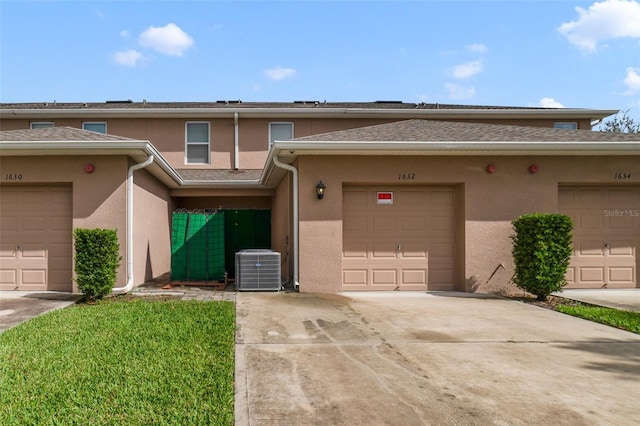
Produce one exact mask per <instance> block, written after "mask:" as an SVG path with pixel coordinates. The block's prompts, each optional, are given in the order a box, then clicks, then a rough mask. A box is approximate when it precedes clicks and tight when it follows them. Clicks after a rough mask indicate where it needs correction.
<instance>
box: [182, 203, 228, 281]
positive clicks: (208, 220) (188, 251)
mask: <svg viewBox="0 0 640 426" xmlns="http://www.w3.org/2000/svg"><path fill="white" fill-rule="evenodd" d="M224 223H225V220H224V214H223V213H216V214H205V213H185V212H175V213H174V214H173V217H172V230H171V280H177V281H212V280H215V281H218V280H221V279H223V278H224V272H225V249H224V248H225V241H224Z"/></svg>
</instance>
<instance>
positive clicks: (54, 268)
mask: <svg viewBox="0 0 640 426" xmlns="http://www.w3.org/2000/svg"><path fill="white" fill-rule="evenodd" d="M0 197H1V199H2V202H1V203H0V232H1V234H0V289H1V290H31V291H33V290H35V291H40V290H56V291H69V292H70V291H72V282H71V269H72V245H71V240H72V237H71V227H72V220H71V208H72V200H71V186H67V185H65V186H27V185H20V186H0Z"/></svg>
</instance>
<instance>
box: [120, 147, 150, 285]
mask: <svg viewBox="0 0 640 426" xmlns="http://www.w3.org/2000/svg"><path fill="white" fill-rule="evenodd" d="M151 163H153V154H149V158H147V159H146V160H145V161H143V162H142V163H138V164H134V165H133V166H131V167H129V172H128V173H127V284H125V286H124V287H116V288H114V289H112V290H111V291H112V292H113V293H121V294H124V293H128V292H129V291H131V289H132V288H133V172H135V171H136V170H139V169H143V168H145V167H147V166H148V165H149V164H151Z"/></svg>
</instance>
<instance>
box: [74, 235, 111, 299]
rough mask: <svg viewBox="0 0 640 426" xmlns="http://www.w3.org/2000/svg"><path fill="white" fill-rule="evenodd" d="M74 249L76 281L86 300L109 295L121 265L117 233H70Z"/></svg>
mask: <svg viewBox="0 0 640 426" xmlns="http://www.w3.org/2000/svg"><path fill="white" fill-rule="evenodd" d="M73 237H74V238H75V247H76V262H75V271H76V282H77V283H78V288H79V289H80V291H81V292H82V293H83V294H84V295H85V296H86V297H87V299H89V300H96V299H101V298H102V297H104V296H106V295H107V294H109V293H111V290H112V289H113V285H114V284H115V282H116V275H117V270H118V266H119V265H120V260H122V256H120V244H118V234H117V233H116V231H114V230H112V229H82V228H76V229H74V230H73Z"/></svg>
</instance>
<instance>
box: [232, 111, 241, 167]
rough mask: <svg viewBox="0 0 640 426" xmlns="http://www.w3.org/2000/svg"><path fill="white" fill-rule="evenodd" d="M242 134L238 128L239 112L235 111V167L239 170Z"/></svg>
mask: <svg viewBox="0 0 640 426" xmlns="http://www.w3.org/2000/svg"><path fill="white" fill-rule="evenodd" d="M239 147H240V134H239V130H238V113H237V112H234V113H233V168H234V169H235V170H238V169H239V168H240V159H239V158H238V156H239V155H240V154H239V152H240V148H239Z"/></svg>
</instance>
